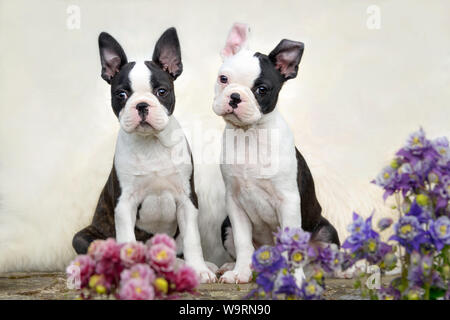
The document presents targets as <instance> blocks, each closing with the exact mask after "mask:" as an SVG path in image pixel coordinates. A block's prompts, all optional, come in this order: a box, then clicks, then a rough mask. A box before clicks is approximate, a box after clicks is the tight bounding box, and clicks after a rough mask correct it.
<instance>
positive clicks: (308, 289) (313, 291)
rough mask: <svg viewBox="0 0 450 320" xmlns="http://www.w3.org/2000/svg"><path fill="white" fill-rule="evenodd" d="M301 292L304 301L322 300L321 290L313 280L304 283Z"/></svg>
mask: <svg viewBox="0 0 450 320" xmlns="http://www.w3.org/2000/svg"><path fill="white" fill-rule="evenodd" d="M301 290H302V295H303V298H304V299H305V300H318V299H321V298H322V292H323V288H322V286H320V285H319V284H318V283H317V281H315V280H310V281H304V282H303V284H302V289H301Z"/></svg>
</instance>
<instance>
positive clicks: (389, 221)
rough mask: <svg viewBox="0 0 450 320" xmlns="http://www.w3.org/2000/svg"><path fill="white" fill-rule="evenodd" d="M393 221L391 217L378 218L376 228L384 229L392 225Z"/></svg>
mask: <svg viewBox="0 0 450 320" xmlns="http://www.w3.org/2000/svg"><path fill="white" fill-rule="evenodd" d="M393 222H394V220H392V219H391V218H383V219H380V221H378V228H379V229H380V230H381V231H383V230H386V229H387V228H389V227H390V226H391V225H392V223H393Z"/></svg>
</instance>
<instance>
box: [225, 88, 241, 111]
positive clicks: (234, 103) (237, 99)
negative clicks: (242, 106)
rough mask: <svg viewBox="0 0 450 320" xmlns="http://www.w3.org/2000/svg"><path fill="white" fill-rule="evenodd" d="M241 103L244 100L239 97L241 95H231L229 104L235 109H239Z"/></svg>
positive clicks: (234, 93)
mask: <svg viewBox="0 0 450 320" xmlns="http://www.w3.org/2000/svg"><path fill="white" fill-rule="evenodd" d="M241 101H242V100H241V96H240V95H239V93H236V92H233V93H232V94H231V95H230V101H229V102H228V104H229V105H230V107H232V108H233V109H236V108H237V107H238V104H239V103H241Z"/></svg>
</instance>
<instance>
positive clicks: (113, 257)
mask: <svg viewBox="0 0 450 320" xmlns="http://www.w3.org/2000/svg"><path fill="white" fill-rule="evenodd" d="M120 247H121V246H120V245H119V244H118V243H116V240H114V239H113V238H108V239H106V240H95V241H93V242H92V243H91V245H90V246H89V249H88V255H89V256H91V258H93V259H94V260H95V261H101V260H110V261H112V262H118V261H119V260H120Z"/></svg>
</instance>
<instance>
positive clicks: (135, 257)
mask: <svg viewBox="0 0 450 320" xmlns="http://www.w3.org/2000/svg"><path fill="white" fill-rule="evenodd" d="M145 251H146V247H145V245H144V244H142V242H130V243H127V244H125V245H123V246H122V248H121V249H120V259H121V260H122V263H123V264H124V265H125V267H130V266H132V265H134V264H135V263H143V262H145Z"/></svg>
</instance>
